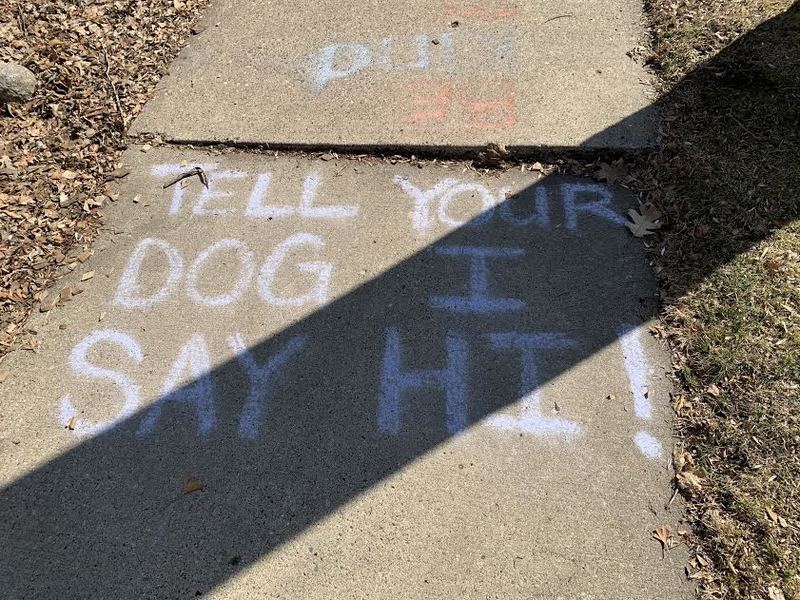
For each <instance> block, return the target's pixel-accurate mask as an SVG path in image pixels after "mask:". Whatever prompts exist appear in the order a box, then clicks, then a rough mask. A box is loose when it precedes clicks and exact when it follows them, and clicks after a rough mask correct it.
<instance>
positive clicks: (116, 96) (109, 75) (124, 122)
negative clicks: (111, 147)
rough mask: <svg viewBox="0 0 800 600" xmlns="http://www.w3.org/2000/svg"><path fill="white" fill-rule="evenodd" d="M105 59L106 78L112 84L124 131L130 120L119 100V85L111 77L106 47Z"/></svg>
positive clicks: (104, 51) (104, 50)
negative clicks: (126, 116)
mask: <svg viewBox="0 0 800 600" xmlns="http://www.w3.org/2000/svg"><path fill="white" fill-rule="evenodd" d="M103 60H104V61H105V63H106V79H108V83H109V85H110V86H111V93H112V94H113V95H114V104H115V105H116V107H117V112H118V113H119V118H120V120H121V121H122V129H123V131H124V130H125V128H126V127H127V126H128V120H127V119H126V118H125V113H124V112H123V111H122V103H121V102H120V101H119V94H117V86H115V85H114V80H113V79H111V66H110V64H109V62H108V54H107V53H106V49H105V48H103Z"/></svg>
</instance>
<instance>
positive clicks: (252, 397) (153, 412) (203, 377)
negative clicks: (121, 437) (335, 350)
mask: <svg viewBox="0 0 800 600" xmlns="http://www.w3.org/2000/svg"><path fill="white" fill-rule="evenodd" d="M227 342H228V346H229V347H230V349H231V350H232V351H233V352H234V353H235V355H236V361H238V362H239V364H240V365H241V366H242V369H243V371H244V372H245V376H246V377H247V382H248V392H247V397H246V398H245V402H244V407H243V409H242V412H241V414H240V416H239V428H238V430H239V436H240V437H242V438H245V439H254V438H256V437H257V436H258V434H259V431H260V427H261V422H262V420H263V416H264V412H265V410H266V408H267V402H268V400H269V398H270V397H271V395H272V390H273V386H274V384H275V381H276V380H277V379H278V378H279V377H280V375H281V374H282V372H283V371H284V370H285V369H286V367H287V366H288V364H289V362H290V361H291V360H292V359H293V358H295V357H296V356H297V355H298V354H299V353H300V352H301V350H302V349H303V348H304V347H305V345H306V342H307V339H306V336H304V335H299V336H294V337H293V338H291V339H290V340H289V341H288V342H287V343H286V344H285V345H284V346H283V347H282V348H281V349H280V350H279V351H278V352H276V353H275V354H273V355H272V356H271V357H269V358H268V359H267V360H266V361H265V362H262V363H259V362H258V361H257V360H256V358H255V357H254V356H253V353H252V352H251V351H250V350H248V348H247V345H246V344H245V342H244V339H243V338H242V336H241V335H240V334H238V333H237V334H233V335H231V336H230V337H229V338H228V340H227ZM98 345H101V346H106V350H107V349H108V346H109V345H116V346H118V347H119V348H121V349H122V350H124V351H125V353H126V354H127V356H128V357H130V358H131V359H132V360H133V361H134V363H135V365H139V364H140V363H141V362H142V360H143V359H144V353H143V351H142V349H141V347H140V346H139V343H138V342H137V341H136V340H134V339H133V338H132V337H131V336H130V335H128V334H127V333H124V332H122V331H117V330H113V329H103V330H99V331H95V332H93V333H91V334H90V335H88V336H87V337H85V338H84V339H83V340H82V341H81V342H80V343H78V345H77V346H75V348H74V349H73V350H72V353H71V354H70V359H69V364H70V367H71V368H72V371H73V373H75V375H76V376H78V377H81V378H83V379H93V380H105V381H109V382H111V383H113V384H114V385H115V386H116V387H117V389H118V390H119V392H120V394H121V396H122V399H123V402H122V407H121V408H120V411H119V413H118V414H117V415H116V416H115V417H113V418H112V419H109V420H107V421H104V422H94V421H89V420H87V419H78V418H77V414H78V410H77V409H76V407H75V405H74V403H73V401H72V396H71V395H70V394H66V395H65V396H63V397H62V398H61V400H60V402H59V420H60V422H62V423H70V422H71V428H72V429H74V430H75V431H76V432H77V433H79V434H85V435H99V434H101V433H104V432H106V431H109V430H111V429H113V428H114V427H116V426H117V425H119V424H121V423H122V422H123V421H125V420H126V419H129V418H131V417H132V416H134V414H135V413H136V410H137V409H138V407H139V404H140V402H141V387H140V386H139V385H138V384H137V383H135V382H134V380H133V379H132V378H131V377H130V376H129V375H127V374H126V373H124V372H123V371H117V370H114V369H109V368H106V367H101V366H98V365H96V364H94V363H92V362H91V361H90V360H89V358H88V354H89V352H90V351H91V350H92V349H93V348H94V347H95V346H98ZM186 372H188V373H189V374H190V376H191V383H189V384H188V385H182V383H181V382H182V379H183V375H184V373H186ZM212 378H213V375H212V374H211V357H210V355H209V351H208V345H207V343H206V340H205V338H204V337H203V336H202V335H199V334H195V335H193V336H192V337H191V338H190V339H189V340H188V341H187V342H186V343H185V344H184V345H183V346H182V347H181V349H180V350H179V351H178V356H177V358H176V359H175V361H174V362H173V364H172V367H171V368H170V370H169V373H168V374H167V376H166V379H165V380H164V384H163V386H162V388H161V393H160V395H159V398H158V400H156V402H155V403H153V404H152V405H151V406H150V408H148V409H147V411H145V412H144V416H143V418H142V419H141V420H140V422H139V425H138V427H137V428H136V435H137V436H139V437H147V436H149V435H151V434H152V433H154V432H155V431H156V429H157V426H158V423H159V421H160V420H161V416H162V413H163V412H164V410H165V409H166V408H167V407H169V406H171V405H174V404H176V403H181V404H187V405H189V406H191V407H192V408H193V409H194V413H195V415H196V419H197V432H198V433H199V434H200V435H201V436H206V435H208V434H209V433H210V432H211V431H213V430H214V429H215V428H216V427H217V405H216V399H215V397H214V387H213V381H212Z"/></svg>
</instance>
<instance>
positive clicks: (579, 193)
mask: <svg viewBox="0 0 800 600" xmlns="http://www.w3.org/2000/svg"><path fill="white" fill-rule="evenodd" d="M394 181H395V183H396V184H397V185H398V186H400V188H401V189H402V190H403V191H404V192H405V193H406V194H408V196H409V197H411V199H412V200H413V201H414V209H413V211H412V213H411V222H412V227H413V228H414V230H415V231H429V230H431V229H432V228H433V227H434V225H435V223H436V221H439V222H440V223H443V224H444V225H448V226H449V227H462V226H465V225H466V226H470V227H476V226H480V225H484V224H486V223H488V222H489V221H490V220H491V219H492V218H493V217H494V215H495V212H497V214H499V216H500V218H501V219H503V220H504V221H505V222H506V223H509V224H511V225H515V226H528V225H538V226H540V227H549V226H551V224H552V208H551V203H550V197H549V193H548V191H547V189H546V188H545V187H544V186H537V187H536V188H534V194H535V197H534V201H533V206H532V209H533V210H532V211H531V213H530V214H528V215H524V216H520V215H516V214H514V212H513V211H512V207H511V205H510V203H509V202H508V196H509V194H510V190H509V189H508V188H501V189H500V190H499V191H498V192H492V191H490V190H489V188H487V187H486V186H485V185H483V184H480V183H471V182H470V183H464V182H460V181H458V180H456V179H450V178H445V179H442V180H440V181H439V182H438V183H436V184H435V185H433V186H432V187H429V188H427V189H425V188H422V187H418V186H417V185H415V184H413V183H412V182H411V181H410V180H409V179H408V178H407V177H405V176H403V175H397V176H395V178H394ZM558 190H559V192H560V196H561V204H562V208H563V216H564V227H565V228H566V229H567V231H570V232H575V231H577V229H578V221H579V218H580V217H582V216H592V217H599V218H600V219H603V220H605V221H608V222H610V223H613V224H615V225H622V224H624V223H625V220H624V219H623V218H622V216H621V215H620V214H619V213H618V212H617V211H616V210H614V208H613V205H612V202H613V199H614V195H613V193H612V192H611V190H609V189H608V188H607V187H606V186H603V185H600V184H596V183H562V184H560V185H559V186H558ZM474 199H477V201H478V203H479V205H480V207H481V213H480V214H479V215H478V216H477V217H473V218H471V219H458V218H455V217H453V216H452V214H451V207H452V205H453V204H455V203H456V201H457V200H458V201H464V200H467V201H474ZM434 209H435V212H434Z"/></svg>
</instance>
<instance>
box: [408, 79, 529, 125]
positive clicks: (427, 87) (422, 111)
mask: <svg viewBox="0 0 800 600" xmlns="http://www.w3.org/2000/svg"><path fill="white" fill-rule="evenodd" d="M410 87H411V90H412V97H411V99H412V104H413V107H414V108H413V112H411V114H409V115H407V116H406V117H405V118H403V122H405V123H413V124H417V123H427V122H431V121H436V122H441V121H445V120H454V119H457V120H459V121H461V122H463V123H464V124H465V125H467V126H468V127H474V128H477V129H498V128H504V127H513V126H514V125H516V124H517V121H518V117H517V104H516V86H515V84H513V83H512V82H509V81H501V82H500V83H498V84H495V85H492V86H490V87H491V89H492V91H495V92H496V93H495V94H494V95H492V96H490V97H485V96H481V95H478V94H477V93H476V91H475V90H474V87H475V86H473V85H471V84H460V85H458V86H457V85H456V84H455V83H453V82H448V81H438V82H428V81H425V82H416V83H414V84H412V85H411V86H410Z"/></svg>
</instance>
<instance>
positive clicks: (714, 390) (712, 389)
mask: <svg viewBox="0 0 800 600" xmlns="http://www.w3.org/2000/svg"><path fill="white" fill-rule="evenodd" d="M706 391H707V392H708V393H709V394H711V395H712V396H714V398H719V396H720V394H721V393H722V392H721V391H720V389H719V387H718V386H717V385H716V384H713V383H712V384H711V385H710V386H708V389H707V390H706Z"/></svg>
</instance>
